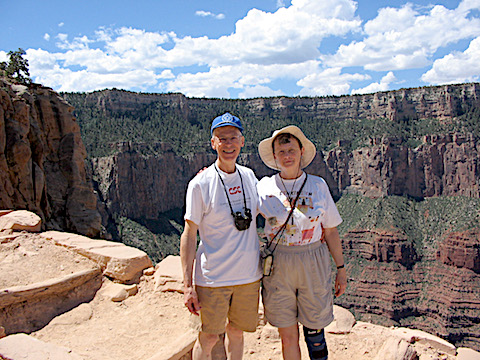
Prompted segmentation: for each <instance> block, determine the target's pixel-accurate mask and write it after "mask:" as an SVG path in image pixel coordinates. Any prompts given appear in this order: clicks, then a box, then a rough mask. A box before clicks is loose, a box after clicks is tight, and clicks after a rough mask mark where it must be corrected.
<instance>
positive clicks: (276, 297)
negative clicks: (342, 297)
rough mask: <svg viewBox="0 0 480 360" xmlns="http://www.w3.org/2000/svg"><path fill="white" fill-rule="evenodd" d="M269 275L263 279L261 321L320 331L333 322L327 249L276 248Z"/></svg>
mask: <svg viewBox="0 0 480 360" xmlns="http://www.w3.org/2000/svg"><path fill="white" fill-rule="evenodd" d="M273 255H274V259H273V272H272V275H270V276H264V277H263V287H262V299H263V304H264V307H265V317H266V318H267V320H268V322H269V323H270V324H272V325H273V326H276V327H279V328H284V327H289V326H292V325H295V324H297V323H298V322H300V323H301V324H303V325H305V326H306V327H308V328H310V329H323V328H324V327H325V326H327V325H328V324H329V323H331V322H332V321H333V289H332V281H331V260H330V253H329V251H328V247H327V245H326V244H325V243H322V242H320V241H318V242H315V243H313V244H309V245H300V246H285V245H277V247H276V249H275V252H274V254H273Z"/></svg>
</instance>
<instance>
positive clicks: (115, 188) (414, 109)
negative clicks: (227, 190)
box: [0, 80, 480, 350]
mask: <svg viewBox="0 0 480 360" xmlns="http://www.w3.org/2000/svg"><path fill="white" fill-rule="evenodd" d="M78 97H79V99H80V100H78V101H82V102H83V103H84V105H85V106H86V107H87V108H89V109H92V112H97V113H98V114H101V116H103V117H105V118H107V119H108V118H109V116H111V115H112V114H115V113H120V114H123V113H128V112H133V113H135V112H136V111H137V110H138V109H139V108H141V107H144V106H148V105H152V104H158V103H161V104H162V105H163V106H165V107H166V108H170V110H172V111H173V112H174V113H175V117H176V118H178V120H179V121H190V120H192V119H195V112H196V109H197V108H196V107H198V108H205V107H208V106H211V105H212V104H215V103H216V101H220V100H215V99H189V98H186V97H185V96H183V95H181V94H135V93H131V92H126V91H119V90H105V91H101V92H94V93H91V94H83V95H81V94H80V95H78ZM0 101H1V103H0V169H1V172H0V208H13V209H20V208H22V209H28V210H31V211H33V212H35V213H37V214H39V215H40V216H41V217H42V219H43V220H44V223H45V228H46V229H58V230H68V231H71V232H77V233H81V234H84V235H89V236H97V235H98V234H99V232H100V229H101V220H100V215H99V211H98V210H97V206H98V209H100V212H101V213H102V220H103V225H104V227H105V228H107V227H108V225H109V222H110V223H111V222H112V219H113V218H114V217H115V216H122V217H125V218H129V219H134V220H156V219H158V218H159V216H161V215H162V214H165V213H166V212H169V211H171V210H175V209H177V210H178V209H181V208H182V207H183V206H184V197H185V191H186V186H187V183H188V181H189V180H190V179H191V178H192V177H193V176H194V175H195V174H196V173H197V172H198V171H199V170H200V169H202V168H203V167H204V166H208V165H210V164H211V163H212V162H213V161H214V159H215V154H214V153H213V151H210V150H208V149H209V146H208V143H206V144H202V145H201V146H199V147H198V151H196V152H194V153H191V154H188V155H186V156H180V155H179V154H176V153H175V151H174V150H173V148H172V146H170V145H168V144H164V143H159V144H149V148H151V147H152V146H154V147H155V148H156V151H155V154H148V152H146V149H147V148H146V147H145V145H142V144H138V143H132V142H128V141H125V142H121V143H116V144H114V145H113V146H115V147H116V148H115V150H116V151H114V154H113V155H111V156H106V157H98V158H90V159H89V160H88V161H87V164H88V169H90V170H89V171H87V170H86V168H85V163H84V160H85V158H86V151H85V147H84V145H83V142H82V139H81V138H80V129H79V125H78V123H77V121H76V119H75V117H74V115H73V114H72V111H73V108H72V107H71V106H70V105H69V104H68V103H66V102H65V101H64V100H63V99H62V98H61V97H60V96H58V94H56V93H54V92H53V91H52V90H51V89H48V88H45V87H42V86H39V85H32V86H31V87H29V88H26V87H24V86H19V85H12V84H9V83H7V82H6V81H3V80H1V82H0ZM236 101H238V102H242V104H243V105H244V106H245V108H246V109H247V111H248V117H247V119H246V125H247V126H248V124H249V122H254V121H262V120H263V117H264V115H265V114H267V113H268V114H271V113H273V114H275V116H277V117H281V116H283V117H285V118H288V119H293V118H294V117H293V116H294V114H298V113H303V114H309V116H310V114H313V115H314V116H316V117H317V118H329V119H332V120H334V121H343V120H348V119H350V120H351V119H358V118H364V119H376V118H387V119H390V120H391V121H402V120H403V119H409V118H415V119H436V120H437V121H444V122H448V121H451V120H452V119H454V118H456V117H458V116H461V115H462V114H464V113H465V112H466V111H470V110H471V109H472V108H473V109H478V108H480V85H479V84H463V85H448V86H439V87H431V88H419V89H406V90H399V91H390V92H381V93H376V94H371V95H361V96H360V95H359V96H343V97H325V98H284V97H279V98H269V99H250V100H235V101H232V102H231V106H235V102H236ZM214 115H217V114H214ZM212 117H213V116H212ZM192 121H193V120H192ZM272 130H273V129H272ZM204 131H207V130H204ZM308 135H309V134H307V136H308ZM247 140H248V139H247ZM479 155H480V144H479V143H478V139H477V138H476V137H474V136H472V135H468V134H467V135H462V134H459V133H452V134H440V135H436V136H425V137H424V138H423V140H422V143H421V144H420V145H419V146H418V147H416V148H412V147H407V146H406V145H404V144H403V143H402V142H401V141H400V140H399V139H398V138H395V137H381V138H375V139H372V140H371V143H370V144H368V146H362V147H360V148H356V149H355V150H353V151H352V150H347V148H346V147H344V146H343V144H342V142H341V141H340V142H339V143H338V146H336V147H335V148H333V149H331V150H329V151H327V152H325V153H321V152H319V153H318V154H317V156H316V158H315V160H314V161H313V162H312V164H311V165H310V166H309V167H308V168H307V171H308V172H309V173H311V174H316V175H320V176H322V177H324V178H325V179H326V181H327V183H328V184H329V186H330V189H331V191H332V194H333V195H334V197H335V198H336V199H339V202H338V204H339V209H340V210H341V214H342V217H343V218H344V220H345V221H344V225H341V226H343V228H342V229H341V233H342V241H343V245H344V249H345V254H346V260H347V270H348V274H349V285H348V289H347V293H346V294H345V295H344V296H342V297H341V298H338V299H336V302H337V303H338V304H340V305H342V306H344V307H346V308H349V309H351V310H352V311H354V312H355V314H356V315H357V316H358V315H361V316H363V319H365V320H371V321H372V322H378V323H381V324H400V325H404V326H410V327H417V328H421V329H426V330H428V331H431V332H433V333H435V334H439V335H441V336H443V337H445V338H447V339H448V340H450V341H452V342H454V343H456V344H457V345H465V346H469V347H472V348H475V349H477V350H478V349H480V328H479V327H480V323H479V319H480V301H479V299H480V278H479V277H480V271H479V266H480V225H479V222H480V211H479V209H480V206H478V205H479V204H480V200H478V199H479V197H480V160H479ZM239 162H240V163H241V164H244V165H246V166H249V167H251V168H252V169H253V170H254V171H255V173H256V174H257V177H258V178H261V177H263V176H265V175H271V174H272V173H273V171H272V170H270V169H268V168H267V167H265V165H263V163H262V162H261V160H260V159H259V157H258V155H257V154H256V153H255V152H251V153H248V152H245V153H244V154H242V155H241V157H240V159H239ZM90 171H91V177H92V180H93V185H92V183H91V182H90V179H89V176H90V175H89V172H90ZM94 189H95V190H96V194H95V191H94ZM95 195H97V196H98V199H96V197H95ZM396 196H398V197H403V198H405V199H410V200H408V201H409V202H408V204H407V205H406V206H405V209H400V210H399V211H398V212H397V213H394V214H393V215H392V214H390V215H388V214H385V213H380V212H378V211H379V210H378V209H379V208H381V207H382V206H383V205H382V204H384V202H385V201H387V200H388V199H390V198H395V197H396ZM349 197H352V198H355V197H357V198H358V199H376V200H375V201H378V202H377V203H375V204H376V205H375V206H374V207H372V208H373V209H374V210H373V211H371V212H369V211H365V209H364V208H361V204H362V201H361V200H358V201H355V204H353V202H352V203H348V204H347V205H342V202H346V201H348V199H349ZM441 197H454V198H456V199H459V201H458V205H457V206H456V204H455V202H453V205H451V206H452V207H451V208H452V210H449V209H443V212H442V215H438V214H434V213H433V212H434V211H433V210H432V209H431V208H428V209H426V208H423V207H422V206H421V204H422V203H426V202H428V200H429V199H432V198H441ZM461 199H469V200H468V201H470V202H468V201H467V205H468V206H467V205H461V203H462V204H463V203H464V201H460V200H461ZM362 206H363V205H362ZM437 207H438V206H437ZM356 211H357V212H358V213H360V214H361V221H358V222H356V223H353V222H352V221H350V218H351V217H353V214H354V213H355V212H356ZM429 211H430V212H429ZM455 211H459V213H458V216H457V213H456V212H455ZM448 212H452V213H453V214H454V215H455V216H456V219H454V220H451V223H449V224H445V226H444V227H443V228H442V229H441V230H436V228H435V224H436V223H442V222H444V221H446V220H445V218H446V216H445V214H447V213H448ZM462 214H469V215H472V216H470V217H469V218H468V219H467V220H466V222H465V223H462V221H464V220H462V219H460V217H461V216H463V215H462ZM388 216H390V220H389V221H386V220H385V219H386V218H388ZM375 217H377V218H376V220H375V221H370V219H371V218H375ZM472 219H473V220H472ZM449 221H450V220H449ZM455 222H456V223H455ZM400 223H402V224H403V225H401V226H400V225H399V224H400ZM405 224H406V225H405ZM462 224H464V225H465V226H464V227H463V228H462V226H460V225H462Z"/></svg>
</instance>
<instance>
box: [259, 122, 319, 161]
mask: <svg viewBox="0 0 480 360" xmlns="http://www.w3.org/2000/svg"><path fill="white" fill-rule="evenodd" d="M286 133H289V134H292V135H294V136H295V137H296V138H297V139H298V140H300V142H301V143H302V146H303V148H304V149H305V150H304V151H303V156H302V160H301V162H300V168H302V169H303V168H305V167H307V166H308V165H309V164H310V163H311V162H312V160H313V158H314V157H315V154H316V153H317V150H316V149H315V145H313V143H312V142H311V141H310V140H308V139H307V137H306V136H305V135H304V134H303V132H302V130H300V129H299V128H298V127H297V126H295V125H289V126H286V127H284V128H282V129H280V130H275V131H274V132H273V134H272V136H271V137H269V138H266V139H264V140H262V141H260V144H258V153H259V154H260V157H261V158H262V161H263V162H264V163H265V165H267V166H268V167H269V168H272V169H275V170H280V169H279V168H278V166H277V163H276V161H275V158H274V157H273V147H272V144H273V141H274V140H275V138H276V137H277V136H278V135H280V134H286Z"/></svg>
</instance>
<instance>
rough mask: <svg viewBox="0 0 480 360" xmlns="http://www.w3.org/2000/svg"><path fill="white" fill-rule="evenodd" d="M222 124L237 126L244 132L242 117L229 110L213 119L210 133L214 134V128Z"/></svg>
mask: <svg viewBox="0 0 480 360" xmlns="http://www.w3.org/2000/svg"><path fill="white" fill-rule="evenodd" d="M222 126H235V127H236V128H237V129H240V131H241V132H243V127H242V123H241V122H240V119H239V118H238V117H236V116H233V115H232V114H230V113H228V112H227V113H225V114H223V115H220V116H217V117H216V118H215V119H213V122H212V128H211V129H210V134H211V135H212V136H213V130H215V129H216V128H219V127H222Z"/></svg>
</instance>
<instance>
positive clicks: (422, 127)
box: [62, 90, 480, 157]
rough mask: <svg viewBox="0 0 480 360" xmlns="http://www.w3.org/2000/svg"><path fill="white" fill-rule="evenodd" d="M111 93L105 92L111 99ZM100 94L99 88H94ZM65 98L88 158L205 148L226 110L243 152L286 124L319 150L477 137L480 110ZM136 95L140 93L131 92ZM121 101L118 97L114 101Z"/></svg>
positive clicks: (71, 95)
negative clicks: (441, 116) (344, 110)
mask: <svg viewBox="0 0 480 360" xmlns="http://www.w3.org/2000/svg"><path fill="white" fill-rule="evenodd" d="M115 92H117V93H118V94H117V95H119V96H120V94H121V93H122V92H121V91H119V90H115V91H112V93H111V94H110V95H109V96H110V97H113V100H112V101H115V96H116V95H115ZM95 94H97V95H98V98H99V99H100V98H101V97H102V93H101V92H97V93H93V94H91V95H88V96H93V95H95ZM62 95H63V97H64V98H65V99H66V100H67V101H68V102H69V103H70V104H71V105H73V106H74V107H75V116H76V117H77V120H78V122H79V124H80V128H81V132H82V139H83V141H84V143H85V146H86V148H87V152H88V155H89V157H101V156H106V155H110V154H112V153H114V152H115V151H116V147H115V144H116V143H118V142H131V143H133V144H142V145H144V147H143V149H144V150H143V151H146V152H147V153H148V154H155V153H156V152H157V151H158V150H157V149H158V147H157V146H156V144H159V143H167V144H169V145H171V146H172V148H173V151H174V152H175V153H177V154H178V155H186V154H189V153H192V152H196V151H198V150H205V149H208V144H209V138H210V124H211V121H212V119H213V118H214V117H215V116H218V115H219V114H222V113H224V112H226V111H229V112H231V113H233V114H234V115H237V116H239V117H240V118H241V119H242V122H243V125H244V127H245V138H246V140H247V143H246V146H245V148H244V152H245V153H252V152H256V151H257V150H256V148H257V144H258V143H259V142H260V140H262V139H264V138H265V137H268V136H270V135H271V133H272V131H273V130H274V129H278V128H281V127H283V126H286V125H291V124H293V125H297V126H299V127H300V128H301V129H302V130H303V131H304V132H305V133H306V134H307V136H308V137H309V138H310V139H311V140H312V141H313V142H314V143H315V145H316V146H317V149H318V150H319V151H322V150H323V151H325V150H329V149H331V148H333V147H335V146H336V145H337V143H338V141H339V140H342V141H343V144H344V145H343V146H344V147H345V148H346V150H353V149H355V148H358V147H362V146H368V144H369V143H370V139H372V138H381V137H383V136H387V137H396V138H398V139H400V140H401V141H402V142H403V143H405V144H407V145H408V146H411V147H416V146H417V145H419V144H420V143H421V138H422V136H424V135H429V134H431V135H435V134H445V133H451V132H460V133H471V134H473V135H474V136H476V138H480V133H479V131H480V130H478V129H479V128H480V127H479V126H478V122H479V119H480V112H479V110H476V109H473V110H472V109H471V108H468V109H466V110H465V113H464V114H463V115H462V116H460V117H459V118H458V119H455V120H452V121H450V122H442V121H438V120H435V119H421V120H419V119H410V118H405V119H402V120H401V121H399V122H393V121H390V120H388V119H386V118H376V119H355V120H347V119H346V120H343V121H338V119H335V118H328V117H324V116H320V115H319V113H318V112H315V111H312V110H311V109H306V108H305V109H304V108H295V107H294V106H292V107H291V108H289V109H288V110H287V111H284V112H282V111H279V110H275V109H272V108H271V107H270V106H269V104H270V103H269V101H267V100H266V101H265V107H264V108H263V109H262V110H261V111H257V110H254V109H252V108H251V103H250V102H248V101H247V100H227V99H214V100H213V99H186V101H185V102H184V103H182V105H179V103H176V102H172V101H171V99H170V98H169V96H168V95H160V94H159V95H158V101H155V102H149V103H146V104H142V103H141V102H139V103H138V104H135V106H134V107H133V110H128V111H127V110H123V111H120V110H118V111H111V110H109V111H102V110H101V107H100V106H99V105H98V104H97V105H95V106H94V105H93V104H96V103H95V102H89V101H87V94H80V93H63V94H62ZM135 95H136V96H138V97H139V98H140V97H142V96H146V95H144V94H135ZM118 101H119V102H120V101H121V99H120V100H118Z"/></svg>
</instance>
